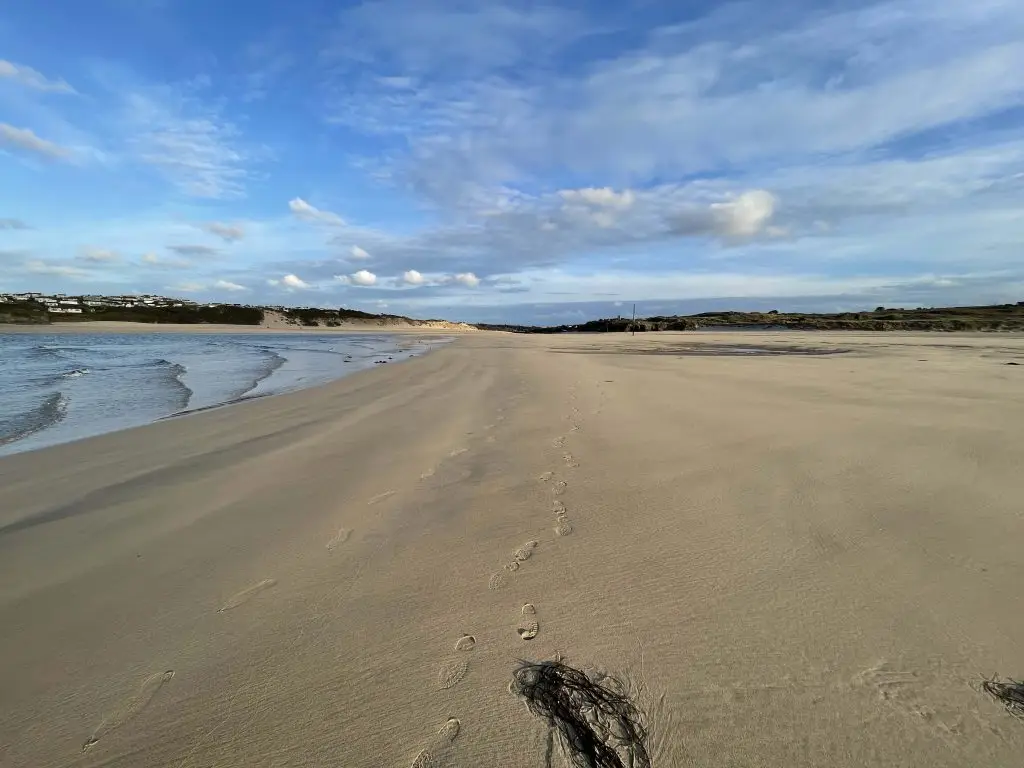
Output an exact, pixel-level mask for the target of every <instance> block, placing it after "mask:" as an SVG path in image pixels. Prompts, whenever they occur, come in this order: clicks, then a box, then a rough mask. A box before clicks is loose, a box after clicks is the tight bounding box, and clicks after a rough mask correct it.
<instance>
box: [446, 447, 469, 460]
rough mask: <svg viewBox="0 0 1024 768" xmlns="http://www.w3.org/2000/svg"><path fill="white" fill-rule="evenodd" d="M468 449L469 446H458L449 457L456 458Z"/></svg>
mask: <svg viewBox="0 0 1024 768" xmlns="http://www.w3.org/2000/svg"><path fill="white" fill-rule="evenodd" d="M468 450H469V448H456V449H455V450H454V451H452V452H451V453H449V454H448V457H449V458H452V459H454V458H455V457H456V456H461V455H462V454H464V453H465V452H466V451H468Z"/></svg>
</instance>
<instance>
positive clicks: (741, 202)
mask: <svg viewBox="0 0 1024 768" xmlns="http://www.w3.org/2000/svg"><path fill="white" fill-rule="evenodd" d="M774 212H775V196H774V195H772V194H771V193H770V192H766V191H765V190H763V189H755V190H751V191H749V192H744V193H743V194H741V195H738V196H737V197H736V199H735V200H730V201H729V202H726V203H712V205H711V215H712V217H713V219H714V222H715V229H716V231H718V232H719V233H720V234H723V235H726V236H729V237H752V236H753V235H756V234H758V233H759V232H760V231H761V230H762V229H763V228H764V226H765V224H766V223H767V222H768V221H769V220H770V219H771V217H772V214H773V213H774Z"/></svg>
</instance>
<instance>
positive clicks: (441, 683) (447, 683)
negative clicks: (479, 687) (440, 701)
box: [437, 659, 469, 691]
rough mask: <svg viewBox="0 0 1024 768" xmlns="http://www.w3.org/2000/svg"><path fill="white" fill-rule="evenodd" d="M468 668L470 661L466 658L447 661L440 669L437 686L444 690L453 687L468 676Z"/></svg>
mask: <svg viewBox="0 0 1024 768" xmlns="http://www.w3.org/2000/svg"><path fill="white" fill-rule="evenodd" d="M468 670H469V662H468V661H466V660H465V659H453V660H452V661H448V662H446V663H445V664H443V665H442V666H441V669H440V670H438V673H437V687H438V688H440V689H441V690H443V691H444V690H447V689H449V688H453V687H454V686H456V685H458V683H459V681H460V680H462V678H464V677H465V676H466V672H467V671H468Z"/></svg>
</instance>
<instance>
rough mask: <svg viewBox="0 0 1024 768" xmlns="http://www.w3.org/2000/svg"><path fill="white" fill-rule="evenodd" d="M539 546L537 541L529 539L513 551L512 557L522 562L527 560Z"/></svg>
mask: <svg viewBox="0 0 1024 768" xmlns="http://www.w3.org/2000/svg"><path fill="white" fill-rule="evenodd" d="M536 548H537V542H536V541H528V542H526V543H525V544H523V546H521V547H520V548H519V549H517V550H516V551H515V552H513V553H512V557H514V558H515V559H516V560H518V561H519V562H520V563H522V562H526V561H527V560H529V559H530V555H532V554H533V550H535V549H536Z"/></svg>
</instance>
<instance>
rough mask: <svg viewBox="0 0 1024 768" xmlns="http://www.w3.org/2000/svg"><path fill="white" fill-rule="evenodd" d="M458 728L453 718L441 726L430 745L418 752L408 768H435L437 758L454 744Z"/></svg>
mask: <svg viewBox="0 0 1024 768" xmlns="http://www.w3.org/2000/svg"><path fill="white" fill-rule="evenodd" d="M460 728H461V723H460V722H459V721H458V720H457V719H455V718H454V717H452V718H450V719H449V720H448V722H447V723H445V724H444V725H442V726H441V730H439V731H438V732H437V736H435V737H434V740H433V742H432V743H431V745H430V746H429V747H424V748H423V749H422V750H420V753H419V754H418V755H416V759H415V760H413V761H412V766H410V768H435V767H436V766H438V765H439V763H438V762H437V758H438V756H439V755H440V754H441V753H442V752H443V751H444V750H445V749H446V748H448V747H450V746H451V745H452V744H453V743H454V742H455V739H456V738H457V737H458V735H459V729H460Z"/></svg>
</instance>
